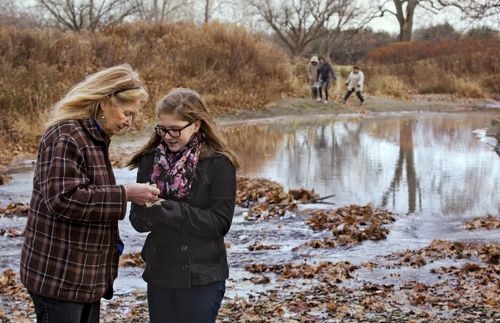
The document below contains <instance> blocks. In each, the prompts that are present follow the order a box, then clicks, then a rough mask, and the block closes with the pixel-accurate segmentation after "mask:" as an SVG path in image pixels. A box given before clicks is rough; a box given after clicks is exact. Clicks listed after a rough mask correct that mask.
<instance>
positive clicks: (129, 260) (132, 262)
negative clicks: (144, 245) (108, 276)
mask: <svg viewBox="0 0 500 323" xmlns="http://www.w3.org/2000/svg"><path fill="white" fill-rule="evenodd" d="M119 266H120V267H142V268H144V267H146V263H145V262H144V260H142V257H141V253H140V252H134V253H126V254H123V255H121V256H120V262H119Z"/></svg>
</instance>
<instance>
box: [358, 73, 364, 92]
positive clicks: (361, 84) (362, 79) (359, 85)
mask: <svg viewBox="0 0 500 323" xmlns="http://www.w3.org/2000/svg"><path fill="white" fill-rule="evenodd" d="M364 81H365V74H363V72H361V71H359V81H358V88H359V90H360V91H363V83H364Z"/></svg>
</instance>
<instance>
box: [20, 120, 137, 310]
mask: <svg viewBox="0 0 500 323" xmlns="http://www.w3.org/2000/svg"><path fill="white" fill-rule="evenodd" d="M108 146H109V139H108V138H105V137H103V135H102V134H101V132H100V131H99V129H98V128H96V126H95V124H94V123H93V121H92V120H70V121H63V122H61V123H59V124H57V125H55V126H52V127H50V128H48V129H47V130H46V131H45V133H44V134H43V137H42V139H41V141H40V144H39V147H38V159H37V164H36V168H35V174H34V178H33V193H32V197H31V202H30V210H29V213H28V222H27V224H26V230H25V233H24V234H25V241H24V244H23V248H22V254H21V266H20V272H21V281H22V282H23V284H24V285H25V286H26V288H27V289H28V290H29V291H31V292H33V293H35V294H39V295H42V296H46V297H50V298H54V299H59V300H65V301H72V302H79V303H91V302H96V301H98V300H100V299H101V297H106V298H111V296H112V293H113V290H112V285H113V280H114V279H115V278H116V276H117V270H118V257H119V254H118V250H117V243H121V240H120V236H119V232H118V220H121V219H123V218H124V216H125V211H126V207H127V197H126V191H125V188H124V187H123V186H122V185H116V181H115V177H114V174H113V169H112V166H111V162H110V160H109V157H108Z"/></svg>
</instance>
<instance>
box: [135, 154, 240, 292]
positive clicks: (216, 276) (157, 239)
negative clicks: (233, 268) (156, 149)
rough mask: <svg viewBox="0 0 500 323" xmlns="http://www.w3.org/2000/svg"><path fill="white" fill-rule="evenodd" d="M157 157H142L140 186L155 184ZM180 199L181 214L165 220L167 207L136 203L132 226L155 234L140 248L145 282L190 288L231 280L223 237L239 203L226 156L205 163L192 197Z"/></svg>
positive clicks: (210, 158)
mask: <svg viewBox="0 0 500 323" xmlns="http://www.w3.org/2000/svg"><path fill="white" fill-rule="evenodd" d="M153 159H154V154H153V153H150V154H147V155H144V156H143V157H142V158H141V160H140V162H139V167H138V172H137V182H138V183H145V182H151V174H152V172H153ZM171 200H175V201H177V202H176V203H178V206H179V207H178V208H177V206H176V208H177V210H178V212H176V214H175V216H169V217H168V218H167V219H166V218H165V217H164V216H163V215H162V213H164V212H162V211H163V210H164V209H162V208H163V206H153V207H151V208H147V207H145V206H139V205H136V204H134V203H132V207H131V210H130V222H131V223H132V225H133V227H134V228H135V229H136V230H137V231H139V232H146V231H151V232H150V233H149V235H148V237H147V239H146V242H145V244H144V247H143V249H142V258H143V259H144V261H145V262H146V269H145V270H144V274H143V276H142V277H143V278H144V280H145V281H146V282H148V283H149V284H152V285H156V286H161V287H167V288H189V287H191V286H196V285H206V284H209V283H212V282H215V281H222V280H225V279H226V278H228V276H229V266H228V263H227V256H226V248H225V245H224V236H225V235H226V233H227V232H228V231H229V227H230V226H231V222H232V219H233V214H234V206H235V200H236V171H235V169H234V168H233V166H232V164H231V162H230V161H229V160H228V159H227V158H226V157H225V156H222V155H214V156H212V157H208V158H204V159H201V158H200V161H199V162H198V166H197V168H196V178H195V180H194V182H193V185H192V186H191V195H190V197H189V198H188V199H185V200H178V199H175V198H172V199H171Z"/></svg>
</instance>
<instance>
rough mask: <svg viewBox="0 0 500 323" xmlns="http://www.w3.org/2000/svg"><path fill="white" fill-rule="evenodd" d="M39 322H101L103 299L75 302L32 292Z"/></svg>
mask: <svg viewBox="0 0 500 323" xmlns="http://www.w3.org/2000/svg"><path fill="white" fill-rule="evenodd" d="M30 296H31V299H32V300H33V304H35V313H36V321H37V323H99V311H100V309H101V301H97V302H95V303H73V302H66V301H60V300H57V299H53V298H48V297H45V296H41V295H37V294H34V293H32V292H30Z"/></svg>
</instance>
